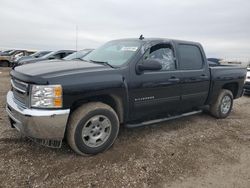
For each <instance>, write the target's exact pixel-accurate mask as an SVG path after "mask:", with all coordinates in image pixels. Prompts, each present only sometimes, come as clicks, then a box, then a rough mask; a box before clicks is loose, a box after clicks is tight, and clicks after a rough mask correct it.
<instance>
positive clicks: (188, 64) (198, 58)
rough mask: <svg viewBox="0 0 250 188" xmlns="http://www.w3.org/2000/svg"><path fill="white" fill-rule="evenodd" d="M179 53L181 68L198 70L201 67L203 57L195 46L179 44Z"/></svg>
mask: <svg viewBox="0 0 250 188" xmlns="http://www.w3.org/2000/svg"><path fill="white" fill-rule="evenodd" d="M179 53H180V59H179V61H180V69H181V70H191V69H194V70H198V69H201V68H202V65H203V58H202V55H201V51H200V49H199V48H198V47H197V46H194V45H187V44H181V45H179Z"/></svg>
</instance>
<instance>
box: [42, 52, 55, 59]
mask: <svg viewBox="0 0 250 188" xmlns="http://www.w3.org/2000/svg"><path fill="white" fill-rule="evenodd" d="M55 53H56V52H50V53H48V54H47V55H45V56H43V57H44V58H48V57H50V56H52V55H54V54H55Z"/></svg>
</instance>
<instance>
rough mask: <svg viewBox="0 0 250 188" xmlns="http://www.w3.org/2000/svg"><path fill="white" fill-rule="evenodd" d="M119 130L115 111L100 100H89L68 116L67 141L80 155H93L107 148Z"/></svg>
mask: <svg viewBox="0 0 250 188" xmlns="http://www.w3.org/2000/svg"><path fill="white" fill-rule="evenodd" d="M118 132H119V119H118V116H117V114H116V113H115V111H114V110H113V109H112V108H111V107H110V106H108V105H106V104H104V103H101V102H90V103H87V104H84V105H82V106H80V107H79V108H77V109H76V110H75V111H74V112H73V113H72V114H71V115H70V118H69V122H68V125H67V131H66V136H67V141H68V144H69V145H70V147H71V148H72V149H73V150H74V151H75V152H76V153H78V154H80V155H95V154H98V153H101V152H104V151H105V150H107V149H109V148H110V147H111V146H112V144H113V143H114V141H115V139H116V137H117V135H118Z"/></svg>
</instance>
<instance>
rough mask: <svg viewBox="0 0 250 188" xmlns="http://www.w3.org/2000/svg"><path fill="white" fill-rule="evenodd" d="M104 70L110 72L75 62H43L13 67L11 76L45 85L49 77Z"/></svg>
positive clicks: (87, 63)
mask: <svg viewBox="0 0 250 188" xmlns="http://www.w3.org/2000/svg"><path fill="white" fill-rule="evenodd" d="M105 69H107V70H110V69H111V68H110V67H108V66H105V65H100V64H95V63H90V62H86V61H77V60H72V61H43V62H40V63H31V64H25V65H22V66H18V67H15V69H14V71H12V72H11V75H12V76H14V77H17V78H19V79H20V80H23V81H27V82H46V83H47V79H48V78H51V77H57V76H63V75H69V74H75V73H85V72H97V71H101V70H105ZM45 80H46V81H45Z"/></svg>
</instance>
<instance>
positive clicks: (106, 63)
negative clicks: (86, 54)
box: [89, 59, 114, 68]
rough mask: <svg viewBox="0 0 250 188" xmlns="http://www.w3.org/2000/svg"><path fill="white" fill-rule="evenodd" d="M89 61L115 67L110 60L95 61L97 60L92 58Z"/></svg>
mask: <svg viewBox="0 0 250 188" xmlns="http://www.w3.org/2000/svg"><path fill="white" fill-rule="evenodd" d="M89 61H91V62H93V63H98V64H103V65H106V66H109V67H111V68H114V67H113V66H112V65H110V64H109V63H108V62H105V61H95V60H91V59H90V60H89Z"/></svg>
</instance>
